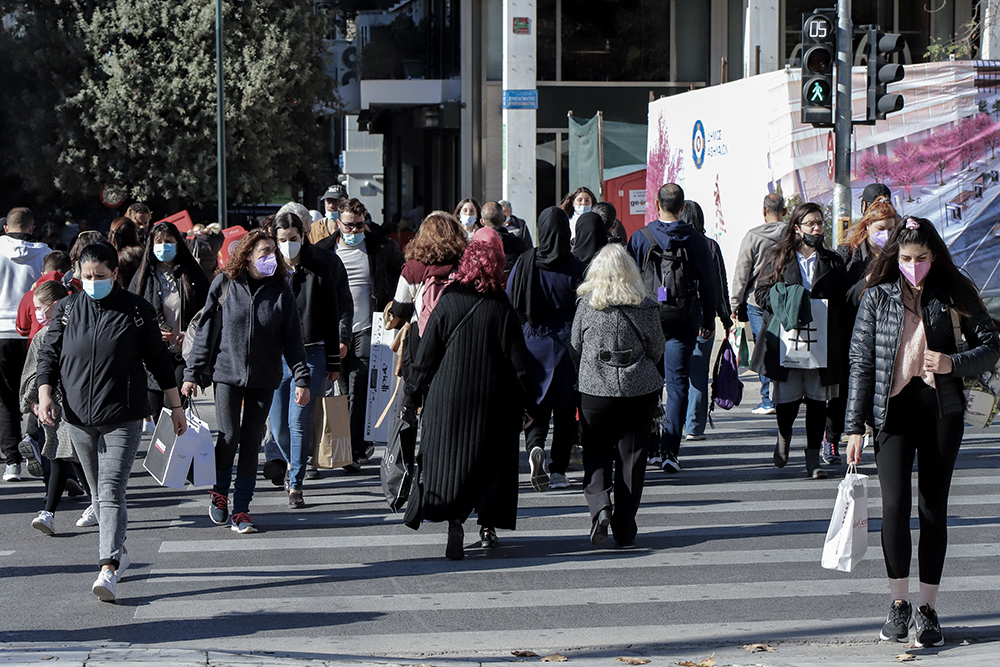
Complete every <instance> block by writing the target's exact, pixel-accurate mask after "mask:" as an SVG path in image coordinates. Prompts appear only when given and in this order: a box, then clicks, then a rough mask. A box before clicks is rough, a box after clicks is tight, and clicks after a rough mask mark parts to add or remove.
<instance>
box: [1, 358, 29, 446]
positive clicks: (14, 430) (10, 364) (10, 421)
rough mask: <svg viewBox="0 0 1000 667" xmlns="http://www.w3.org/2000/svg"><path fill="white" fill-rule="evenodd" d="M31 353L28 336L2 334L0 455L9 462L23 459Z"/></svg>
mask: <svg viewBox="0 0 1000 667" xmlns="http://www.w3.org/2000/svg"><path fill="white" fill-rule="evenodd" d="M27 356H28V340H27V339H26V338H0V455H2V456H3V459H4V462H5V463H6V464H7V465H14V464H17V463H20V462H21V460H22V458H23V457H22V456H21V452H19V451H18V450H17V445H18V444H19V443H20V442H21V396H20V392H21V371H23V370H24V360H25V357H27Z"/></svg>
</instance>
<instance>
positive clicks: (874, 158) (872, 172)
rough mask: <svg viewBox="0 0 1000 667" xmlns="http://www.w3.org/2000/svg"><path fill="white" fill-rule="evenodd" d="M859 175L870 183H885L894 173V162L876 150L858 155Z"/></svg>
mask: <svg viewBox="0 0 1000 667" xmlns="http://www.w3.org/2000/svg"><path fill="white" fill-rule="evenodd" d="M856 171H857V175H858V176H863V177H864V178H865V180H866V181H868V182H875V183H885V182H886V181H887V180H888V179H889V174H890V173H891V171H892V160H891V159H890V158H889V156H888V155H881V154H879V153H876V152H875V151H874V150H871V151H865V152H864V153H861V154H860V155H858V166H857V169H856Z"/></svg>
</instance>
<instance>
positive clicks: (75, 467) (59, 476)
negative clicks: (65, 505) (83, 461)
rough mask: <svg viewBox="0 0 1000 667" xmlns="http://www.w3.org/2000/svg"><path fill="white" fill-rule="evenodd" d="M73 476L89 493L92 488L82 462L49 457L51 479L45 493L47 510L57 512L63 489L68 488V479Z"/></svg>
mask: <svg viewBox="0 0 1000 667" xmlns="http://www.w3.org/2000/svg"><path fill="white" fill-rule="evenodd" d="M70 477H73V478H74V479H76V480H77V482H79V483H80V486H82V487H83V488H84V489H85V490H86V491H87V493H90V488H89V487H88V486H87V479H86V477H85V476H84V474H83V470H82V469H80V464H79V463H76V462H75V461H65V460H63V459H49V479H48V482H47V488H46V494H45V511H46V512H55V511H56V508H58V507H59V501H60V500H62V495H63V491H65V490H66V480H67V479H69V478H70Z"/></svg>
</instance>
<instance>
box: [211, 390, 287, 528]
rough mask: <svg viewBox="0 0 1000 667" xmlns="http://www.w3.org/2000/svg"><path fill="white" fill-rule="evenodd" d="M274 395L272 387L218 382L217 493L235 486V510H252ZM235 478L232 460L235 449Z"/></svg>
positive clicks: (216, 403)
mask: <svg viewBox="0 0 1000 667" xmlns="http://www.w3.org/2000/svg"><path fill="white" fill-rule="evenodd" d="M273 397H274V390H273V389H247V388H246V387H236V386H233V385H230V384H222V383H219V384H216V385H215V418H216V419H217V420H218V423H219V437H218V439H217V440H216V442H215V468H216V470H215V487H214V489H213V490H214V491H215V492H216V493H221V494H222V495H224V496H227V497H228V496H229V487H230V485H232V486H233V488H234V493H233V514H237V513H239V512H249V511H250V501H251V500H253V491H254V488H255V487H256V484H257V456H258V454H259V453H260V443H261V441H262V440H263V438H264V422H265V421H266V420H267V412H268V410H269V409H270V407H271V399H272V398H273ZM237 450H238V451H239V460H238V461H237V463H236V481H235V482H233V461H236V452H237Z"/></svg>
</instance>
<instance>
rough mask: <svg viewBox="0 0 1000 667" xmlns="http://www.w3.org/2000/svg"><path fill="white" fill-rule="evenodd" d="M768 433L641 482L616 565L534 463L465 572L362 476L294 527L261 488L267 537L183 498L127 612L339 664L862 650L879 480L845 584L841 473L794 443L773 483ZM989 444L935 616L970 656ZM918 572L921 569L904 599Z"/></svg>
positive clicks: (966, 501) (994, 596) (971, 466)
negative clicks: (837, 519)
mask: <svg viewBox="0 0 1000 667" xmlns="http://www.w3.org/2000/svg"><path fill="white" fill-rule="evenodd" d="M771 419H772V418H768V417H757V416H754V415H752V414H751V413H750V411H749V407H744V408H737V409H735V410H734V411H732V412H731V413H727V414H725V415H724V416H722V417H720V418H719V419H718V420H717V425H718V426H719V428H717V429H715V430H709V432H708V436H709V437H708V439H707V440H705V441H703V442H697V443H684V444H683V445H682V451H681V462H682V464H683V465H684V470H683V471H682V472H681V473H678V474H675V475H667V474H665V473H662V472H660V471H657V470H653V469H650V470H649V471H648V473H647V486H646V489H645V492H644V495H643V505H642V508H641V510H640V512H639V516H638V523H639V536H638V538H637V540H636V544H635V546H634V547H631V548H628V549H620V548H616V547H614V546H612V545H613V542H611V541H609V543H608V545H609V546H608V547H607V548H595V547H593V546H592V545H591V544H590V543H589V539H588V538H589V527H590V521H589V516H588V514H587V510H586V504H585V502H584V499H583V495H582V492H581V488H580V481H581V479H582V472H571V473H570V480H571V481H572V482H574V484H573V486H572V487H571V488H570V489H566V490H559V491H549V492H546V493H536V492H534V491H532V490H531V488H530V485H529V483H528V477H527V467H526V463H525V465H524V466H523V471H522V474H521V480H520V481H521V495H520V500H519V513H518V530H517V531H513V532H508V531H500V540H501V548H499V549H497V550H482V549H479V548H478V547H470V548H468V549H467V550H466V558H465V560H463V561H460V562H452V561H447V560H446V559H445V558H444V545H445V532H446V529H445V526H443V525H430V524H428V525H425V526H423V527H422V528H421V530H420V531H418V532H414V531H411V530H409V529H407V528H405V527H404V526H402V525H401V523H400V520H399V517H398V516H393V515H391V514H389V513H388V510H387V508H386V505H385V503H384V500H383V499H382V496H381V489H380V487H379V484H378V480H377V478H376V477H374V476H361V477H348V476H343V475H341V474H340V473H339V472H333V473H328V474H327V475H326V477H324V479H321V480H318V481H316V482H315V483H312V484H310V483H308V482H307V486H306V494H305V496H306V501H307V503H308V507H307V509H305V510H299V511H293V510H289V509H288V508H287V506H286V500H285V495H284V494H283V493H282V491H281V489H277V488H273V487H271V486H270V485H269V484H267V483H266V482H263V483H262V484H260V485H258V492H257V496H256V497H255V499H254V503H253V512H254V516H255V518H256V520H257V522H258V525H259V526H260V527H261V529H262V532H261V533H260V534H258V535H253V536H242V535H237V534H235V533H233V532H232V531H230V530H229V529H228V528H225V527H215V526H212V525H211V524H210V523H209V521H208V518H207V497H203V495H204V496H207V494H202V493H201V492H190V493H184V494H179V495H178V503H177V504H176V506H175V508H174V511H173V516H174V518H173V519H172V521H171V522H170V524H169V527H167V528H166V529H164V530H160V531H158V532H157V535H156V545H155V549H154V551H155V553H151V554H150V555H149V558H147V560H148V561H150V565H149V569H148V574H146V575H145V576H143V577H140V578H138V579H137V580H135V581H134V582H132V583H131V584H130V585H129V587H128V589H129V590H128V593H129V595H130V596H133V597H135V598H137V599H138V600H139V603H138V604H137V606H136V609H135V614H134V619H133V620H134V623H136V624H143V627H156V626H158V625H159V626H162V627H164V628H182V629H183V628H192V627H198V626H201V628H203V631H200V632H195V631H191V630H182V631H181V632H180V634H179V636H178V638H177V639H178V641H177V642H176V643H179V644H181V645H183V644H184V643H190V644H192V645H205V644H206V641H205V639H204V636H203V634H204V633H207V632H208V631H209V630H208V628H214V629H215V630H216V631H217V632H215V633H214V634H212V635H211V636H212V640H211V644H212V645H213V646H215V647H216V648H220V649H235V650H283V651H293V650H299V651H321V652H324V653H327V654H338V655H350V656H362V655H385V656H413V655H418V654H419V655H427V654H440V653H446V654H447V653H470V652H471V653H476V652H484V653H495V652H497V651H511V650H516V649H530V650H535V651H539V652H540V651H546V650H560V649H563V650H568V649H570V648H587V647H602V648H604V647H610V646H625V645H630V646H658V647H662V646H685V645H691V644H701V643H705V642H720V643H740V642H744V643H745V642H752V641H777V640H783V639H784V640H788V639H793V640H811V639H812V640H833V641H846V640H866V641H870V640H872V639H873V638H874V636H875V633H876V632H877V629H878V627H879V626H880V624H881V620H880V619H881V617H882V616H883V615H884V608H885V606H886V596H887V586H886V583H885V578H884V577H885V571H884V567H883V565H882V560H881V549H880V547H879V536H878V533H877V530H878V528H879V525H880V522H879V520H878V518H879V516H880V514H881V512H880V506H879V501H878V496H879V488H878V479H877V477H876V476H875V470H874V464H873V462H872V459H871V453H870V452H866V456H865V460H864V462H863V464H862V466H861V468H862V470H861V472H863V473H866V474H869V475H870V476H871V477H870V480H869V495H870V497H871V501H870V503H869V516H870V517H871V522H870V530H871V532H870V533H869V549H868V555H867V556H866V558H865V560H864V561H862V563H861V564H860V565H859V566H858V568H857V569H856V570H855V572H853V573H850V574H847V573H841V572H833V571H829V570H824V569H822V568H821V567H820V565H819V560H820V554H821V551H822V543H823V537H824V534H825V531H826V526H827V523H828V521H829V518H830V513H831V511H832V508H833V502H834V498H835V496H836V487H837V483H838V477H840V476H841V475H842V474H843V472H844V468H843V467H842V466H841V467H835V468H830V479H827V480H810V479H806V478H805V469H804V462H802V453H801V448H800V446H801V442H802V440H801V435H800V434H799V431H798V430H797V432H796V436H797V437H798V438H799V439H798V441H797V443H796V444H798V445H799V448H798V451H796V446H795V445H793V453H792V460H791V461H790V463H789V466H788V467H786V468H785V469H783V470H778V469H776V468H775V467H774V466H773V465H772V463H771V452H772V450H773V446H774V445H773V443H774V437H775V429H774V425H773V422H772V421H771ZM996 434H997V431H995V430H993V429H991V430H989V431H985V432H980V433H971V432H970V433H969V434H968V435H967V437H966V440H965V443H964V445H963V448H962V454H961V455H960V459H959V464H958V470H957V471H956V476H955V481H954V484H953V487H952V500H951V530H950V546H949V554H948V562H947V564H946V570H945V579H944V581H943V583H942V588H941V596H940V598H939V609H940V612H941V617H942V622H943V624H944V626H945V632H946V634H950V635H951V636H954V635H955V634H956V633H959V634H961V636H963V637H968V638H973V637H975V636H976V635H977V632H986V631H987V629H988V628H989V627H991V626H992V627H994V628H995V626H996V622H997V615H996V609H998V608H1000V576H998V571H997V569H996V566H995V563H996V562H997V561H996V559H997V557H998V556H1000V519H998V513H997V508H998V501H1000V494H998V493H997V486H998V483H1000V450H998V449H997V435H996ZM522 458H523V455H522ZM913 525H914V527H916V513H915V512H914V519H913ZM466 535H467V543H468V544H472V543H473V542H474V540H475V538H476V536H477V535H478V530H477V527H476V526H475V519H474V518H473V519H471V520H470V521H469V522H468V523H467V524H466ZM914 535H915V534H914ZM914 540H915V537H914ZM915 552H916V549H914V553H915ZM916 574H917V573H916V563H915V560H914V566H913V573H912V577H913V580H914V583H913V585H914V586H916ZM122 590H123V591H124V590H126V587H125V585H124V584H123V588H122Z"/></svg>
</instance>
